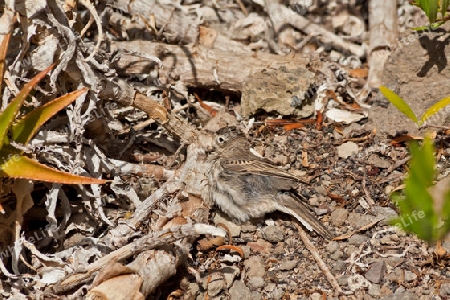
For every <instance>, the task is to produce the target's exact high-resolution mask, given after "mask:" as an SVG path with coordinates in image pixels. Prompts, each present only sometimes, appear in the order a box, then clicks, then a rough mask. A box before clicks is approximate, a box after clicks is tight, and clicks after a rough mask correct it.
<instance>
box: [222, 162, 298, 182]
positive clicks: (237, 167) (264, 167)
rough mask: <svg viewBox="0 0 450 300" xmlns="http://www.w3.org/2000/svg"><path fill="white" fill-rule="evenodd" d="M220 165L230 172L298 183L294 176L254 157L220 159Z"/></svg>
mask: <svg viewBox="0 0 450 300" xmlns="http://www.w3.org/2000/svg"><path fill="white" fill-rule="evenodd" d="M221 165H222V167H223V168H224V169H225V170H229V171H231V172H236V173H241V174H244V173H247V174H256V175H264V176H274V177H278V178H283V179H289V180H294V181H299V179H298V178H297V177H295V176H294V175H292V174H290V173H288V172H286V171H283V170H281V169H279V168H277V167H276V166H274V165H273V164H272V163H271V162H269V161H266V160H264V159H261V158H259V157H256V156H255V157H254V158H253V157H251V158H247V157H245V156H244V157H242V158H241V159H222V161H221Z"/></svg>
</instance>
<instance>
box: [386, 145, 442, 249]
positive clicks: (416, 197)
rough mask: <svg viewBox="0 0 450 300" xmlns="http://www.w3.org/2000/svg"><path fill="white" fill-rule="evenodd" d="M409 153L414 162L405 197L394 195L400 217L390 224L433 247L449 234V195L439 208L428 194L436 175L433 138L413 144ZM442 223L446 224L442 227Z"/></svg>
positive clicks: (410, 168) (411, 163)
mask: <svg viewBox="0 0 450 300" xmlns="http://www.w3.org/2000/svg"><path fill="white" fill-rule="evenodd" d="M410 151H411V161H410V163H409V172H408V176H407V178H406V179H405V188H404V190H403V194H402V195H400V194H393V195H392V199H393V201H394V202H395V203H396V204H397V206H398V207H399V209H400V216H399V218H397V219H395V220H393V221H392V222H391V223H392V225H395V226H397V227H400V228H402V229H403V230H405V231H407V232H410V233H413V234H416V235H417V236H418V237H419V238H420V239H422V240H424V241H426V242H428V243H430V244H431V243H433V242H436V241H438V240H440V239H442V238H443V237H444V236H445V235H446V233H447V232H449V231H450V226H449V225H450V224H449V223H450V222H449V220H450V192H446V195H445V201H444V204H443V205H442V207H441V208H437V209H436V207H435V206H436V205H435V199H434V198H433V196H432V194H430V191H429V188H430V187H431V186H432V185H433V181H434V179H435V176H436V170H435V158H434V147H433V142H432V141H431V139H430V138H429V137H426V138H425V139H424V141H423V145H422V146H419V145H418V144H417V142H413V143H411V145H410ZM441 221H444V225H443V226H441V224H440V223H441Z"/></svg>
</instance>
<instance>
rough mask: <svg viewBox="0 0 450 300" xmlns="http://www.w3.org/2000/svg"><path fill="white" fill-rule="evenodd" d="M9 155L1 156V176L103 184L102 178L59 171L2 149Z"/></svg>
mask: <svg viewBox="0 0 450 300" xmlns="http://www.w3.org/2000/svg"><path fill="white" fill-rule="evenodd" d="M8 152H9V153H8ZM6 153H8V155H7V156H4V157H0V177H11V178H23V179H30V180H40V181H46V182H54V183H62V184H103V183H105V182H106V181H105V180H102V179H96V178H90V177H85V176H78V175H74V174H71V173H66V172H62V171H58V170H55V169H52V168H50V167H47V166H46V165H42V164H40V163H39V162H37V161H35V160H33V159H31V158H28V157H26V156H23V155H20V154H18V153H14V150H12V151H2V154H6Z"/></svg>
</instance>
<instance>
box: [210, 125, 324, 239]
mask: <svg viewBox="0 0 450 300" xmlns="http://www.w3.org/2000/svg"><path fill="white" fill-rule="evenodd" d="M215 144H216V145H215V153H212V154H211V155H209V157H208V160H209V163H210V167H209V170H208V171H207V178H208V189H207V195H206V198H207V201H208V202H209V203H214V204H216V205H217V206H218V207H219V208H220V210H222V211H223V212H224V213H226V214H227V215H228V216H229V217H230V218H231V219H232V220H234V221H236V222H237V223H243V222H246V221H247V220H249V219H252V218H258V217H262V216H264V215H265V214H266V213H270V212H273V211H281V212H283V213H287V214H289V215H291V216H293V217H294V218H295V219H297V220H298V221H299V222H300V223H301V224H302V225H303V226H304V227H305V228H306V229H308V230H309V231H315V232H316V233H318V234H319V235H321V236H322V237H324V238H326V239H331V238H332V234H331V233H330V232H329V230H328V229H327V228H326V227H325V226H324V225H323V224H322V223H321V222H320V221H319V220H318V219H317V217H316V216H315V215H314V214H313V213H312V212H311V210H310V206H309V204H308V203H306V202H304V201H303V200H302V199H300V198H299V197H298V195H297V194H296V193H295V189H296V187H297V186H298V184H299V179H298V178H296V177H295V176H293V175H292V174H290V173H288V172H286V171H284V170H281V169H280V168H278V167H277V166H276V165H275V164H274V163H272V162H271V161H269V160H267V159H265V158H261V157H258V156H256V155H254V154H253V153H252V152H251V151H250V143H249V141H248V140H247V138H246V137H245V135H244V134H243V133H242V132H241V131H240V130H239V129H238V128H237V127H223V128H221V129H219V130H218V131H217V132H216V140H215Z"/></svg>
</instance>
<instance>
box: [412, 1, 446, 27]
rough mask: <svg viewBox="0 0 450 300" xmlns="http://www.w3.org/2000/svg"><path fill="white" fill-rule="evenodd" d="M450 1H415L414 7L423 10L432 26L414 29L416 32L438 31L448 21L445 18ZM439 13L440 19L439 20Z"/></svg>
mask: <svg viewBox="0 0 450 300" xmlns="http://www.w3.org/2000/svg"><path fill="white" fill-rule="evenodd" d="M449 3H450V0H414V1H413V2H412V4H413V5H415V6H417V7H419V8H420V9H422V10H423V11H424V12H425V14H426V15H427V17H428V21H429V22H430V24H428V25H425V26H421V27H416V28H412V29H413V30H416V31H422V30H428V29H430V28H431V29H436V28H438V27H439V26H441V25H442V24H444V23H445V22H446V21H447V20H448V19H447V18H445V15H446V13H447V8H448V6H449ZM438 13H440V17H439V18H438Z"/></svg>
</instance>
